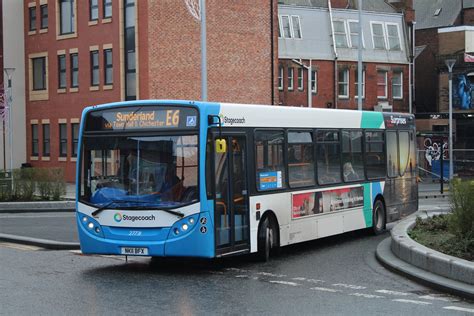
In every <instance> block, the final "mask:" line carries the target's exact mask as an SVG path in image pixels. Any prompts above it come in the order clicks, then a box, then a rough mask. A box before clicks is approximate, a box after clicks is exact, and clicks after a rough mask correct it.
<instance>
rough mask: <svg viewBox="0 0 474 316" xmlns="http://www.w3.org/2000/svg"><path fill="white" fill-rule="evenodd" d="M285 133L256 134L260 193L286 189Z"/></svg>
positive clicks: (257, 173) (277, 131)
mask: <svg viewBox="0 0 474 316" xmlns="http://www.w3.org/2000/svg"><path fill="white" fill-rule="evenodd" d="M284 139H285V138H284V133H283V131H282V130H264V131H256V132H255V152H256V163H255V165H256V180H257V181H256V182H257V190H258V191H266V190H276V189H282V188H284V187H286V179H285V162H284V159H283V150H284Z"/></svg>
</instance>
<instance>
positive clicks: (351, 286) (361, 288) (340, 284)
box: [333, 283, 366, 290]
mask: <svg viewBox="0 0 474 316" xmlns="http://www.w3.org/2000/svg"><path fill="white" fill-rule="evenodd" d="M333 286H340V287H343V288H346V289H351V290H364V289H366V287H365V286H360V285H352V284H344V283H336V284H333Z"/></svg>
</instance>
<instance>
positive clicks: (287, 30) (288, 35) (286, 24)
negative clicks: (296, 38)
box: [281, 15, 291, 38]
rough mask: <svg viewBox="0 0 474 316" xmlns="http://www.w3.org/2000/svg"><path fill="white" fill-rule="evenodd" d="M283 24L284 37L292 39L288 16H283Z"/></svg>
mask: <svg viewBox="0 0 474 316" xmlns="http://www.w3.org/2000/svg"><path fill="white" fill-rule="evenodd" d="M281 24H282V27H283V37H284V38H291V28H290V17H289V16H288V15H282V16H281Z"/></svg>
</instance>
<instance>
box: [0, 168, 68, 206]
mask: <svg viewBox="0 0 474 316" xmlns="http://www.w3.org/2000/svg"><path fill="white" fill-rule="evenodd" d="M65 194H66V181H65V180H64V169H62V168H24V169H15V170H13V190H12V185H11V178H9V177H8V178H5V177H0V201H3V202H5V201H36V200H38V199H41V200H46V201H49V200H60V199H61V196H63V195H65Z"/></svg>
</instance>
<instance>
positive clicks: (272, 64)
mask: <svg viewBox="0 0 474 316" xmlns="http://www.w3.org/2000/svg"><path fill="white" fill-rule="evenodd" d="M273 25H274V23H273V0H270V37H271V45H270V46H271V50H272V51H271V53H270V54H271V57H270V63H271V67H270V68H271V76H270V77H271V85H270V86H271V89H272V90H271V91H272V93H271V96H272V101H271V102H272V105H274V104H275V61H274V58H275V54H274V45H275V43H274V40H273V35H274V34H273Z"/></svg>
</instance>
